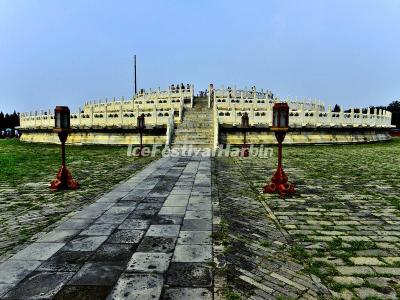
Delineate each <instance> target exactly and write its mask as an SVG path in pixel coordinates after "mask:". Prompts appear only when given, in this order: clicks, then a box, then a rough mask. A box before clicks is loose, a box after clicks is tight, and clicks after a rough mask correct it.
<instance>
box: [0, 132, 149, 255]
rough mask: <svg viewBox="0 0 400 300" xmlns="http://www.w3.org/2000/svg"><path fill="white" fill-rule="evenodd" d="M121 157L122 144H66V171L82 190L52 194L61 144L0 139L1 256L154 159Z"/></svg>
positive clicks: (123, 149)
mask: <svg viewBox="0 0 400 300" xmlns="http://www.w3.org/2000/svg"><path fill="white" fill-rule="evenodd" d="M126 153H127V147H126V146H100V145H93V146H72V145H67V146H66V156H67V167H68V168H69V170H70V171H71V172H72V175H73V177H74V179H76V180H78V181H79V183H80V184H81V188H80V189H78V190H76V191H62V192H51V191H50V188H49V184H50V181H51V180H52V179H54V178H55V177H56V174H57V171H58V169H59V168H60V165H61V151H60V146H59V145H50V144H34V143H32V144H30V143H23V142H20V141H18V140H0V226H1V227H2V230H1V231H0V255H2V254H4V253H6V252H7V251H9V250H10V249H11V248H13V247H14V246H15V245H18V244H20V243H22V242H25V241H26V240H28V239H29V238H30V237H32V235H34V234H35V233H37V232H39V231H41V230H42V229H43V228H45V227H47V226H49V225H51V224H52V223H54V222H55V221H57V220H59V219H60V218H62V217H63V216H65V215H66V214H68V213H69V212H71V211H74V210H76V209H78V208H79V207H81V206H83V205H85V204H88V203H90V202H92V201H93V200H94V199H95V197H96V196H98V195H99V194H102V193H104V192H105V191H107V190H109V189H110V188H111V187H112V186H113V185H115V184H116V183H118V182H120V181H121V180H123V179H125V178H127V177H128V176H131V175H133V174H134V173H136V172H137V171H138V170H140V169H142V168H143V167H144V166H146V165H147V164H148V163H149V162H151V161H152V160H154V159H155V158H152V157H146V158H140V159H137V158H134V157H128V156H127V154H126Z"/></svg>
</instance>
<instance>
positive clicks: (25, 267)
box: [0, 260, 42, 284]
mask: <svg viewBox="0 0 400 300" xmlns="http://www.w3.org/2000/svg"><path fill="white" fill-rule="evenodd" d="M41 263H42V262H41V261H38V260H34V261H29V260H7V261H5V262H3V263H2V264H0V284H15V283H17V282H19V281H20V280H22V279H23V278H24V277H25V276H26V275H28V274H29V273H30V272H32V271H33V270H35V269H36V268H37V267H38V266H39V265H40V264H41Z"/></svg>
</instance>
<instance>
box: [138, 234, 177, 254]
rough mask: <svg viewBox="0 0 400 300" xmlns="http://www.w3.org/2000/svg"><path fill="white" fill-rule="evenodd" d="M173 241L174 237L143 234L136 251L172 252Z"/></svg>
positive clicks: (174, 241) (174, 240) (173, 247)
mask: <svg viewBox="0 0 400 300" xmlns="http://www.w3.org/2000/svg"><path fill="white" fill-rule="evenodd" d="M175 243H176V237H163V236H145V237H144V238H143V240H142V241H141V243H140V245H139V247H138V248H137V251H138V252H164V253H172V252H173V251H174V249H175Z"/></svg>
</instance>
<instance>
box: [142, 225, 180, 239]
mask: <svg viewBox="0 0 400 300" xmlns="http://www.w3.org/2000/svg"><path fill="white" fill-rule="evenodd" d="M179 228H180V225H151V226H150V228H149V230H148V231H147V233H146V236H162V237H164V236H165V237H177V236H178V234H179Z"/></svg>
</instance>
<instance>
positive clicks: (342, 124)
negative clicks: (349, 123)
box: [339, 106, 344, 127]
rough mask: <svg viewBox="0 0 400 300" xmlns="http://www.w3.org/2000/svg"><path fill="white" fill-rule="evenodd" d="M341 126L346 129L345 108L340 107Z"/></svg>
mask: <svg viewBox="0 0 400 300" xmlns="http://www.w3.org/2000/svg"><path fill="white" fill-rule="evenodd" d="M339 125H340V126H341V127H344V109H343V106H340V112H339Z"/></svg>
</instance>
